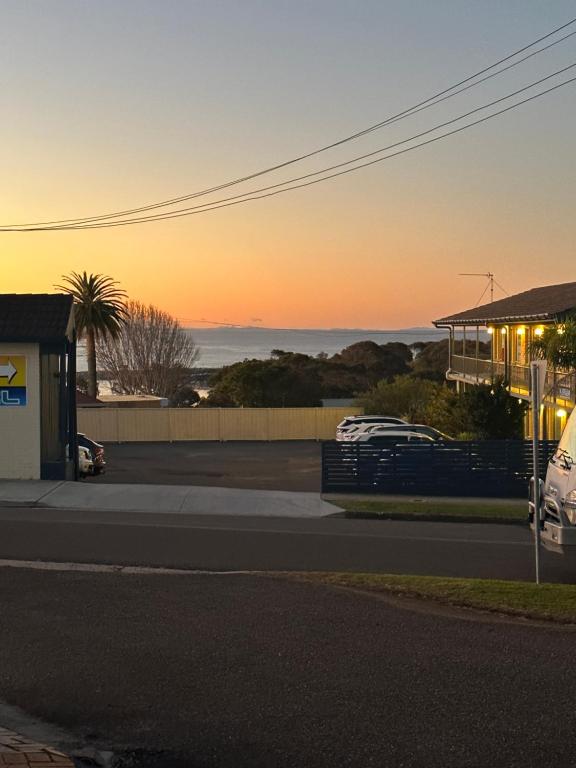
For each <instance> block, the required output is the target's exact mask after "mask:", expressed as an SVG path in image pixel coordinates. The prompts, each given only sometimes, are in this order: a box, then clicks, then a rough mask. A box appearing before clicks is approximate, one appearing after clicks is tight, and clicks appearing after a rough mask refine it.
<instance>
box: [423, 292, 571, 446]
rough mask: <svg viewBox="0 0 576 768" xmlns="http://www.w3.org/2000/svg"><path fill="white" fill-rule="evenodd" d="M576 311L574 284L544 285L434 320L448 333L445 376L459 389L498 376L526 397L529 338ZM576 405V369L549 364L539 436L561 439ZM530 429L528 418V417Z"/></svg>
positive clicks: (527, 426)
mask: <svg viewBox="0 0 576 768" xmlns="http://www.w3.org/2000/svg"><path fill="white" fill-rule="evenodd" d="M574 313H576V283H562V284H560V285H546V286H543V287H541V288H533V289H532V290H530V291H524V293H518V294H516V295H515V296H509V297H507V298H505V299H500V300H498V301H493V302H491V303H490V304H484V305H482V306H480V307H474V308H473V309H467V310H465V311H464V312H458V313H456V314H453V315H448V316H447V317H442V318H440V319H439V320H435V321H434V325H435V326H436V327H437V328H446V329H448V330H449V332H450V344H449V359H448V370H447V372H446V378H447V379H449V380H450V381H455V382H456V383H457V387H458V388H459V389H464V390H465V389H466V388H467V387H469V386H475V385H478V384H490V383H491V382H493V381H494V379H496V378H497V377H502V378H503V379H504V380H505V381H506V382H507V385H508V388H509V391H510V395H511V396H512V397H518V398H519V399H522V400H529V398H530V361H531V359H533V356H532V355H531V344H532V341H533V340H534V339H535V338H537V337H538V336H541V335H542V333H543V331H544V328H545V327H546V326H550V325H556V324H559V323H562V321H563V320H565V319H566V317H567V316H568V315H571V314H574ZM575 404H576V372H575V371H563V370H557V369H552V368H549V369H548V371H547V374H546V384H545V398H544V405H543V407H542V411H541V435H542V437H543V438H548V439H555V438H559V437H560V435H561V433H562V430H563V428H564V425H565V423H566V418H567V416H568V414H569V413H570V411H572V409H573V408H574V406H575ZM526 433H527V435H528V434H529V433H530V416H529V415H528V416H527V419H526Z"/></svg>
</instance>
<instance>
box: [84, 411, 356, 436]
mask: <svg viewBox="0 0 576 768" xmlns="http://www.w3.org/2000/svg"><path fill="white" fill-rule="evenodd" d="M359 413H362V409H358V408H351V407H346V408H79V409H78V431H79V432H84V433H85V434H86V435H88V436H89V437H91V438H92V439H93V440H97V441H99V442H104V443H106V442H112V443H124V442H126V443H128V442H176V441H179V440H219V441H226V440H331V439H333V438H334V435H335V432H336V425H337V424H339V422H340V421H342V419H343V418H345V417H346V416H350V415H351V414H359Z"/></svg>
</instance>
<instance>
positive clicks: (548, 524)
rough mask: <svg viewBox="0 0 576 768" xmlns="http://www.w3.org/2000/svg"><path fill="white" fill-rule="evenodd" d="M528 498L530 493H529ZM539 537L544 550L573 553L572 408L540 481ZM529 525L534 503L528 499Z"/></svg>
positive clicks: (575, 443) (575, 459)
mask: <svg viewBox="0 0 576 768" xmlns="http://www.w3.org/2000/svg"><path fill="white" fill-rule="evenodd" d="M531 498H532V494H531ZM540 521H541V522H540V537H541V541H542V544H543V545H544V546H545V547H546V549H550V550H552V551H555V552H560V553H564V552H573V553H575V554H576V409H575V410H573V411H572V413H571V415H570V418H569V419H568V423H567V424H566V427H565V428H564V432H563V433H562V437H561V438H560V442H559V443H558V447H557V448H556V450H555V452H554V455H553V456H552V458H551V459H550V461H549V462H548V471H547V472H546V480H545V482H544V483H542V481H540ZM530 527H531V528H532V529H534V505H533V504H532V502H530Z"/></svg>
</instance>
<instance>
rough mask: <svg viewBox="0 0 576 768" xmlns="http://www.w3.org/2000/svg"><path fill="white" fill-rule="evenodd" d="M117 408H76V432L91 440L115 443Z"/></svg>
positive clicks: (116, 437) (116, 439) (116, 435)
mask: <svg viewBox="0 0 576 768" xmlns="http://www.w3.org/2000/svg"><path fill="white" fill-rule="evenodd" d="M118 410H119V409H118V408H78V411H77V413H78V432H83V433H84V434H85V435H88V436H89V437H90V438H91V439H92V440H96V442H103V443H117V442H119V440H118Z"/></svg>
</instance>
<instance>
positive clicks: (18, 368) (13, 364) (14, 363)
mask: <svg viewBox="0 0 576 768" xmlns="http://www.w3.org/2000/svg"><path fill="white" fill-rule="evenodd" d="M25 386H26V356H25V355H0V387H2V388H4V387H25Z"/></svg>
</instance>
